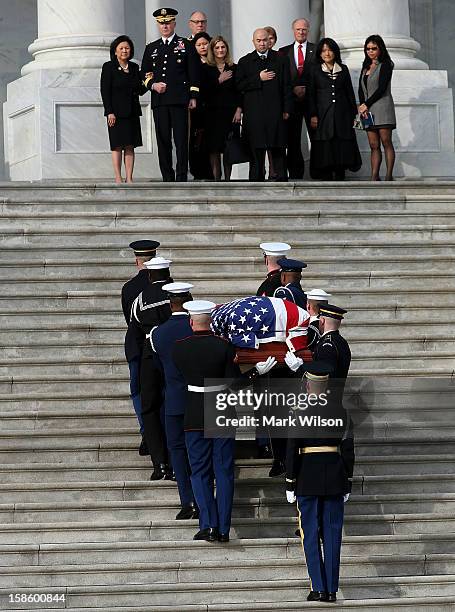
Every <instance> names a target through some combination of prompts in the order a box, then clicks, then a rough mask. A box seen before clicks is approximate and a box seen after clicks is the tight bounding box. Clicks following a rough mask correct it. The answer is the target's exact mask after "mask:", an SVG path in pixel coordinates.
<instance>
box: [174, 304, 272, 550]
mask: <svg viewBox="0 0 455 612" xmlns="http://www.w3.org/2000/svg"><path fill="white" fill-rule="evenodd" d="M215 306H216V304H214V303H213V302H209V301H207V300H193V301H190V302H186V303H185V304H184V305H183V307H184V308H185V309H186V310H187V311H188V312H189V313H190V324H191V327H192V329H193V335H192V336H190V337H188V338H185V339H184V340H180V341H177V342H176V343H175V344H174V349H173V352H172V355H173V358H174V361H175V364H176V366H177V368H178V369H179V370H180V372H181V374H182V376H183V378H184V379H185V382H186V384H187V388H188V401H187V405H186V407H185V416H184V427H185V440H186V446H187V449H188V457H189V460H190V465H191V483H192V485H193V492H194V497H195V499H196V503H197V505H198V507H199V512H200V515H199V531H198V533H196V535H195V536H194V540H206V541H207V542H215V541H216V540H218V541H219V542H228V541H229V530H230V527H231V513H232V502H233V496H234V445H235V436H233V437H225V438H216V437H215V438H205V437H204V396H205V395H206V394H210V393H215V392H218V391H221V390H222V389H221V388H219V387H216V388H213V387H207V386H205V382H204V380H205V379H210V378H212V379H213V378H218V379H223V380H224V379H226V381H227V382H230V381H231V380H235V379H239V378H245V379H248V380H253V379H254V378H255V377H256V376H258V375H261V374H265V373H266V372H268V371H269V370H270V369H271V368H273V366H274V365H275V364H276V360H275V358H273V357H269V359H267V361H265V362H260V363H258V364H256V366H255V368H253V369H252V370H250V371H248V372H245V373H244V374H241V373H240V368H239V366H238V365H237V364H236V363H235V362H234V359H235V348H234V346H233V345H232V344H230V342H229V341H228V340H225V339H224V338H221V336H215V335H214V334H213V332H212V331H211V330H210V321H211V319H210V314H211V312H212V310H213V309H214V308H215ZM222 388H223V389H224V388H227V384H226V385H225V386H224V385H223V387H222ZM214 478H215V480H216V499H215V497H214V494H213V488H214Z"/></svg>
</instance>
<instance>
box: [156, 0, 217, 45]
mask: <svg viewBox="0 0 455 612" xmlns="http://www.w3.org/2000/svg"><path fill="white" fill-rule="evenodd" d="M162 6H163V2H162V0H145V31H146V41H147V42H148V43H149V42H151V41H153V40H156V39H157V38H158V37H159V32H158V27H157V24H156V20H155V17H153V12H154V11H156V9H158V8H160V7H162ZM166 6H173V7H174V8H176V9H177V10H178V12H179V14H178V15H177V18H176V19H177V27H176V30H175V31H176V32H177V34H179V36H189V34H190V31H189V29H188V20H189V18H190V15H191V13H192V12H193V11H202V12H203V13H205V14H206V15H207V32H208V33H209V34H211V35H212V36H216V35H217V34H221V33H222V32H220V7H219V1H218V2H216V1H214V0H198V1H197V2H193V0H180V1H179V2H176V3H174V4H172V2H171V4H170V5H166Z"/></svg>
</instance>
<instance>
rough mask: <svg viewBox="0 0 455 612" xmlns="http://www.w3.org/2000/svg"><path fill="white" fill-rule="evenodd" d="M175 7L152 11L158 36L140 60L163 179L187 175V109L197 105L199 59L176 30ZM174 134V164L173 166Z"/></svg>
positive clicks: (192, 47) (184, 178)
mask: <svg viewBox="0 0 455 612" xmlns="http://www.w3.org/2000/svg"><path fill="white" fill-rule="evenodd" d="M177 14H178V11H176V10H175V9H172V8H160V9H158V10H156V11H155V12H154V13H153V16H154V17H155V18H156V21H157V23H158V28H159V30H160V34H161V37H160V38H158V39H157V40H155V41H154V42H152V43H149V44H148V45H147V46H146V48H145V51H144V56H143V58H142V64H141V74H142V78H143V83H144V85H145V87H146V88H147V89H149V90H150V91H151V92H152V94H151V103H152V109H153V119H154V122H155V130H156V140H157V144H158V159H159V164H160V170H161V174H162V177H163V181H175V180H177V181H186V180H187V178H188V109H190V110H191V109H194V108H196V100H197V98H198V95H199V71H200V65H199V64H200V62H199V59H198V57H197V55H196V51H195V49H194V45H193V44H192V43H191V42H190V41H188V40H187V39H186V38H184V37H182V36H178V35H177V34H176V33H175V17H176V15H177ZM172 135H173V137H174V143H175V149H176V155H177V166H176V170H175V171H174V168H173V166H172V140H171V136H172Z"/></svg>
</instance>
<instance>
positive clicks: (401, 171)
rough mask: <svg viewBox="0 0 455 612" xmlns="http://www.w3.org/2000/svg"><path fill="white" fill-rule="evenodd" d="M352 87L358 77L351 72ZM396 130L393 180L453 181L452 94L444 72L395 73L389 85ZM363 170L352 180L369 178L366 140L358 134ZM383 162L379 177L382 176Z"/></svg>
mask: <svg viewBox="0 0 455 612" xmlns="http://www.w3.org/2000/svg"><path fill="white" fill-rule="evenodd" d="M351 76H352V79H353V83H354V84H355V85H356V84H357V83H358V78H359V74H358V73H356V72H355V71H353V70H351ZM392 94H393V98H394V100H395V106H396V108H395V110H396V115H397V129H396V130H394V132H393V142H394V145H395V150H396V153H397V161H396V166H395V172H394V174H395V176H397V177H398V176H402V177H411V178H418V177H453V176H454V174H455V146H454V115H453V97H452V90H451V89H449V87H448V80H447V72H446V71H445V70H395V71H394V73H393V81H392ZM357 135H358V141H359V146H360V150H361V152H362V157H363V161H364V163H363V167H362V169H361V170H360V171H359V172H357V173H356V174H355V175H353V176H356V177H359V178H361V177H368V176H370V155H369V146H368V141H367V136H366V134H365V133H363V132H358V133H357ZM384 164H385V162H384V161H383V167H382V168H381V174H384V173H385V165H384Z"/></svg>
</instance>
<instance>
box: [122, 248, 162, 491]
mask: <svg viewBox="0 0 455 612" xmlns="http://www.w3.org/2000/svg"><path fill="white" fill-rule="evenodd" d="M170 264H171V261H170V260H169V259H165V258H164V257H153V258H152V259H150V260H149V261H146V262H145V264H144V265H145V267H146V268H147V271H148V278H149V284H148V286H147V287H146V289H144V290H143V291H142V293H140V294H139V295H138V296H137V298H136V299H135V300H134V302H133V305H132V307H131V320H130V326H131V327H132V329H133V332H132V333H135V334H136V336H137V337H138V339H139V342H141V343H142V359H141V370H140V381H141V409H142V420H143V423H144V436H145V440H146V443H147V447H148V450H149V452H150V457H151V459H152V463H153V467H154V471H153V473H152V475H151V477H150V479H151V480H161V479H167V478H171V477H172V474H171V471H170V468H169V465H168V461H167V448H166V441H165V435H164V429H163V425H162V421H161V407H162V404H163V384H164V383H163V375H162V372H161V371H160V369H159V368H158V367H157V364H156V361H155V358H154V354H153V351H152V347H151V345H150V341H149V340H150V332H151V330H152V329H153V328H154V327H156V326H157V325H160V324H161V323H164V322H165V321H167V320H168V319H169V317H170V316H171V308H170V305H169V297H168V295H167V293H165V292H164V291H163V285H165V284H167V283H171V282H172V278H171V276H170V273H169V266H170Z"/></svg>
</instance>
